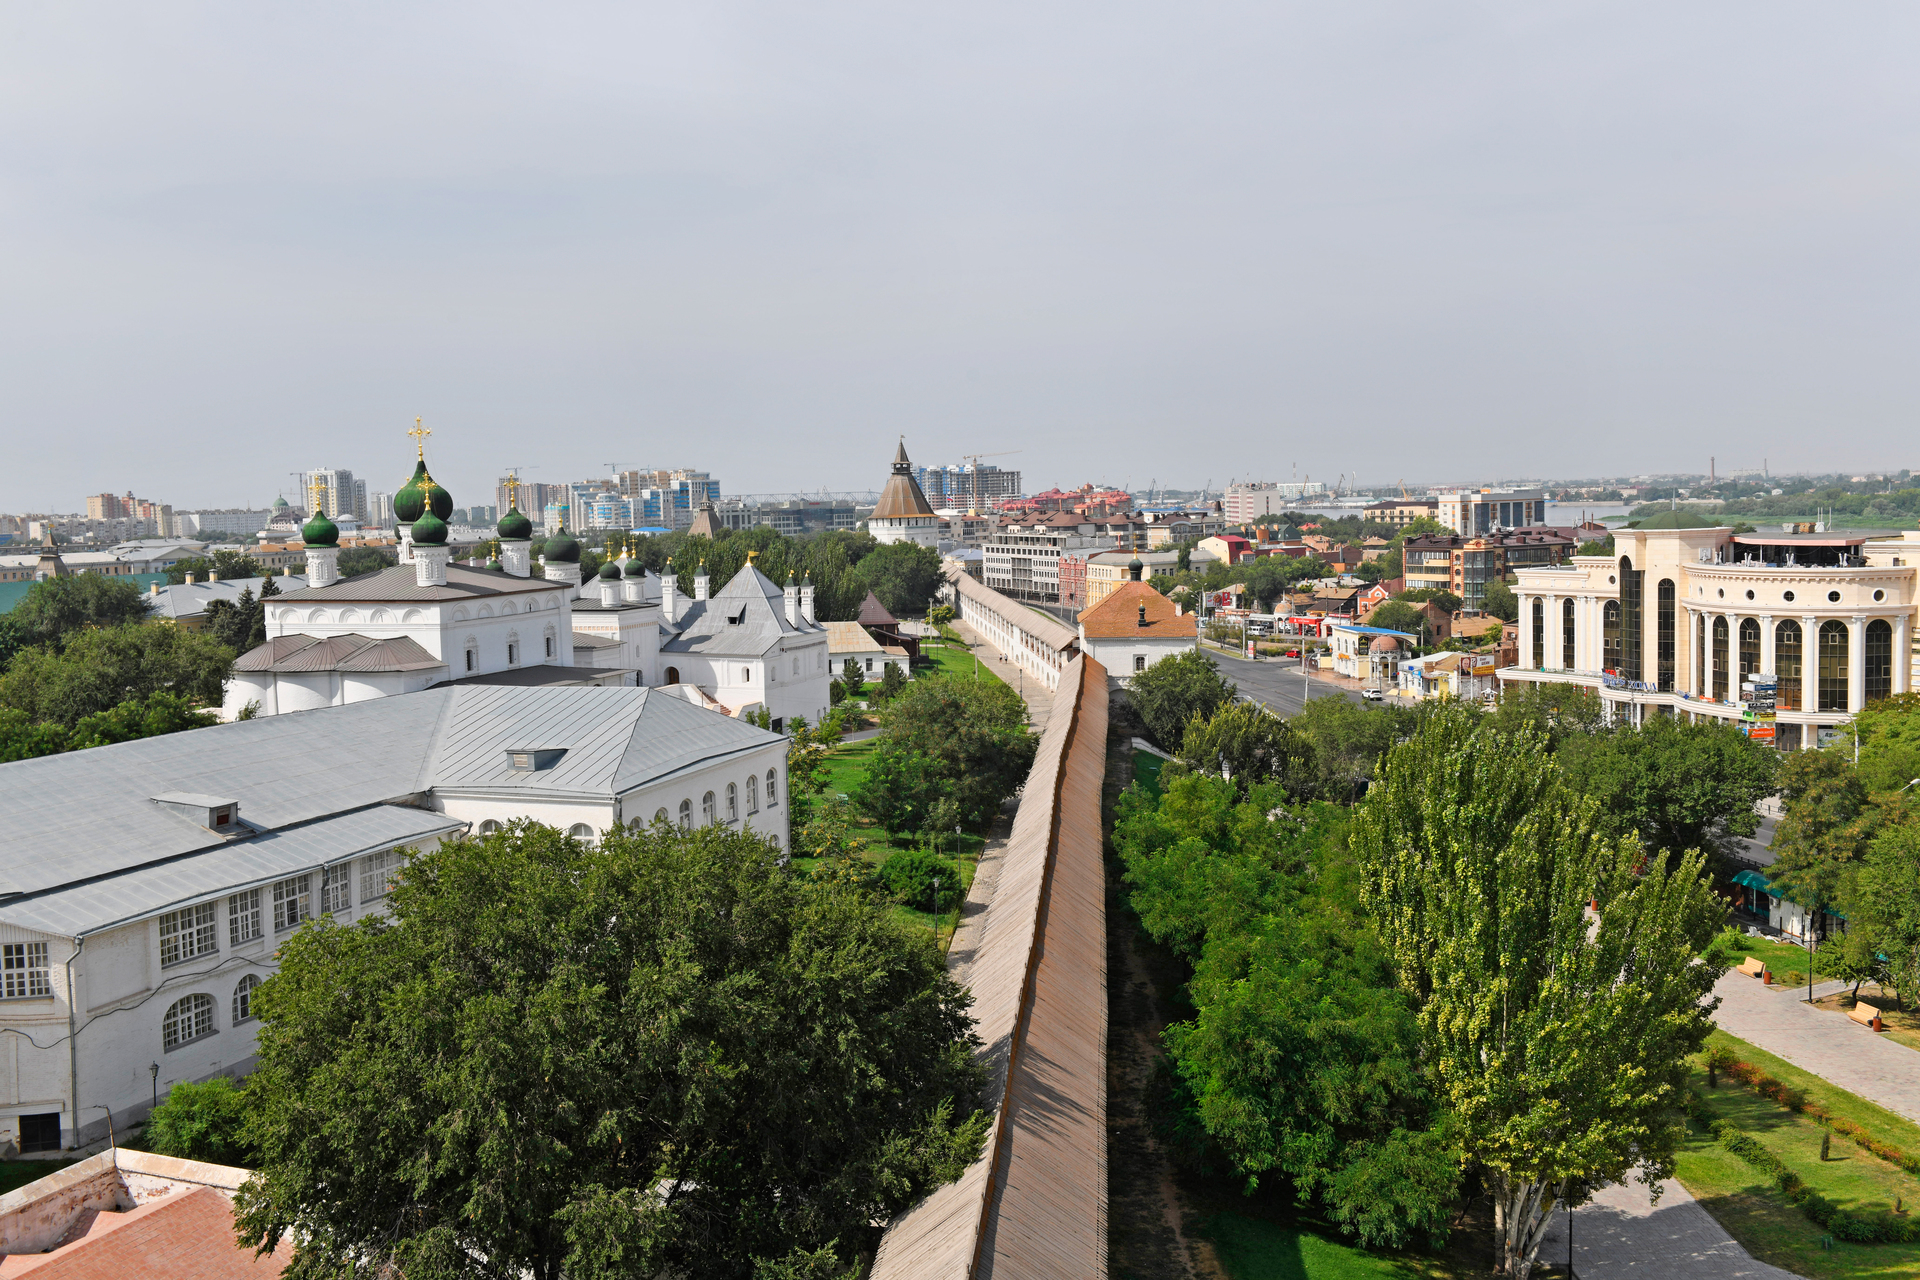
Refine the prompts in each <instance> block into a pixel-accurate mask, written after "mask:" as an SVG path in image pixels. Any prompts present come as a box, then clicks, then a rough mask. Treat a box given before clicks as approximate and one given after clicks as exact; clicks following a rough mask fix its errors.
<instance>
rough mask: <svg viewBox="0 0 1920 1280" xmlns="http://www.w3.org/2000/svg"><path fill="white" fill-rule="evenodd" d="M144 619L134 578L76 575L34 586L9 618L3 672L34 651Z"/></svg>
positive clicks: (2, 641) (1, 654) (0, 655)
mask: <svg viewBox="0 0 1920 1280" xmlns="http://www.w3.org/2000/svg"><path fill="white" fill-rule="evenodd" d="M146 618H147V598H146V597H145V596H144V595H142V594H141V592H140V584H139V583H137V582H135V581H133V580H132V579H131V578H122V577H114V576H111V575H108V574H104V573H77V574H73V575H71V576H69V577H65V578H49V579H47V580H46V581H45V582H36V583H34V584H33V585H32V586H30V587H28V588H27V592H26V594H25V595H23V596H21V597H20V599H19V601H18V602H17V603H16V604H15V605H14V606H13V608H12V609H11V610H9V611H8V612H7V614H6V615H5V618H4V622H5V624H6V626H5V630H6V632H7V633H8V634H7V635H6V637H5V638H0V667H5V666H6V664H7V662H8V661H9V660H11V659H12V657H13V655H14V653H16V652H18V651H19V650H21V649H25V648H28V647H30V646H32V645H55V646H58V645H59V644H61V643H62V642H64V641H65V640H66V638H67V637H68V636H70V635H73V634H74V633H75V632H78V631H82V630H85V629H88V628H93V627H118V626H123V625H126V624H128V623H134V622H144V621H146ZM9 646H10V647H9Z"/></svg>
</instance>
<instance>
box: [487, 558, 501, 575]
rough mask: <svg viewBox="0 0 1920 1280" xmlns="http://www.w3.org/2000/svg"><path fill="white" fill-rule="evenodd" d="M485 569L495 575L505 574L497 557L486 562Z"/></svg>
mask: <svg viewBox="0 0 1920 1280" xmlns="http://www.w3.org/2000/svg"><path fill="white" fill-rule="evenodd" d="M487 568H489V569H491V570H493V571H494V572H495V573H505V572H506V568H505V567H504V566H503V565H502V564H501V563H500V557H499V556H495V557H494V558H493V559H491V560H489V561H487Z"/></svg>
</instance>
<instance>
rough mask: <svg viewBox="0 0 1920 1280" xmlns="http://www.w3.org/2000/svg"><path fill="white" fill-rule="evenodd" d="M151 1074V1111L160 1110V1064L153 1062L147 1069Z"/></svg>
mask: <svg viewBox="0 0 1920 1280" xmlns="http://www.w3.org/2000/svg"><path fill="white" fill-rule="evenodd" d="M147 1070H149V1071H151V1072H152V1073H153V1109H154V1110H155V1111H158V1110H159V1109H160V1064H159V1063H157V1062H155V1063H152V1064H150V1065H149V1066H148V1067H147Z"/></svg>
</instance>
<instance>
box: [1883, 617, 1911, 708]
mask: <svg viewBox="0 0 1920 1280" xmlns="http://www.w3.org/2000/svg"><path fill="white" fill-rule="evenodd" d="M1887 621H1888V622H1891V623H1892V624H1893V691H1894V692H1895V693H1905V692H1907V691H1908V690H1909V689H1910V688H1912V686H1913V652H1912V648H1911V646H1912V644H1913V641H1912V639H1911V638H1910V637H1909V635H1908V631H1909V629H1910V628H1911V626H1912V624H1913V619H1911V618H1910V617H1908V616H1907V615H1906V614H1904V613H1903V614H1901V615H1900V616H1899V617H1897V618H1889V619H1887Z"/></svg>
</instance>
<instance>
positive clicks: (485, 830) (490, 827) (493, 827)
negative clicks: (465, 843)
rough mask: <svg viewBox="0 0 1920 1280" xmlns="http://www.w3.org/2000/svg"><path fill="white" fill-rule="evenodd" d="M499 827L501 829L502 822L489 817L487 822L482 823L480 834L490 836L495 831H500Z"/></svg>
mask: <svg viewBox="0 0 1920 1280" xmlns="http://www.w3.org/2000/svg"><path fill="white" fill-rule="evenodd" d="M499 829H500V824H499V823H498V822H495V821H494V820H493V819H492V818H488V819H487V820H486V821H485V822H483V823H481V824H480V834H481V835H483V836H490V835H492V834H493V833H494V832H496V831H498V830H499Z"/></svg>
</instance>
